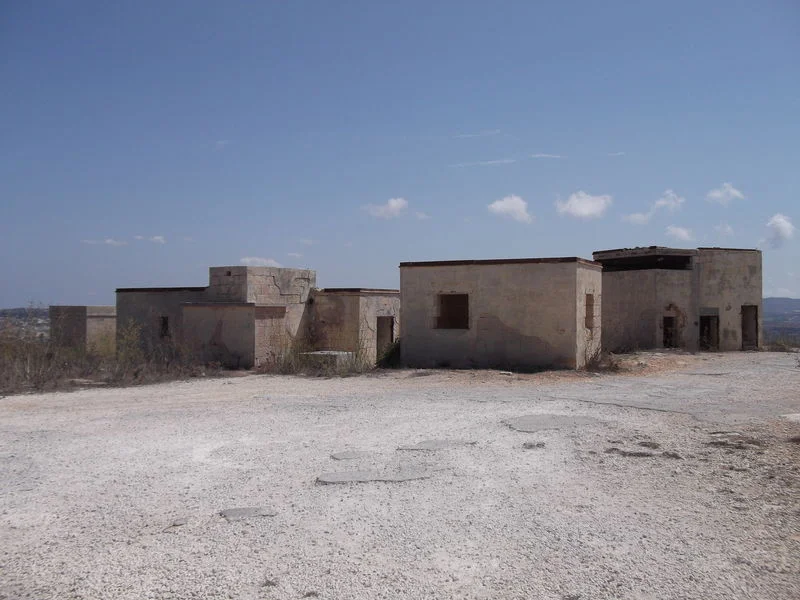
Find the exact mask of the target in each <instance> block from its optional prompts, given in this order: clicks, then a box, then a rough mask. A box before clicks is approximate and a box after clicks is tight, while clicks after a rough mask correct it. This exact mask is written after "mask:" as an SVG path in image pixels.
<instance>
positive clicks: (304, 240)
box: [297, 238, 317, 246]
mask: <svg viewBox="0 0 800 600" xmlns="http://www.w3.org/2000/svg"><path fill="white" fill-rule="evenodd" d="M297 241H298V242H300V243H301V244H303V246H313V245H314V244H316V243H317V240H312V239H309V238H300V239H299V240H297Z"/></svg>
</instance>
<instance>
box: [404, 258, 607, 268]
mask: <svg viewBox="0 0 800 600" xmlns="http://www.w3.org/2000/svg"><path fill="white" fill-rule="evenodd" d="M560 263H579V264H582V265H587V266H590V267H601V266H602V265H601V264H600V263H598V262H595V261H593V260H587V259H585V258H580V257H578V256H559V257H554V258H490V259H483V260H431V261H422V262H401V263H400V266H401V267H456V266H462V265H465V266H468V265H537V264H560Z"/></svg>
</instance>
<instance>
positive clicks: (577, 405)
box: [0, 352, 800, 600]
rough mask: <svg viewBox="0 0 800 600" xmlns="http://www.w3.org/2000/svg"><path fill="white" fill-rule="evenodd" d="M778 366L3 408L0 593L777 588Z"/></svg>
mask: <svg viewBox="0 0 800 600" xmlns="http://www.w3.org/2000/svg"><path fill="white" fill-rule="evenodd" d="M792 359H793V357H791V356H788V355H785V354H781V353H774V354H773V353H760V352H759V353H731V354H698V355H694V356H693V355H687V354H677V353H676V354H672V353H660V354H653V355H647V354H639V355H637V356H636V357H635V360H636V363H635V364H636V365H639V363H642V365H644V366H641V369H640V370H641V373H638V374H637V373H633V374H631V373H625V374H619V375H610V374H602V375H600V376H586V375H585V374H582V373H569V372H559V373H546V374H513V375H512V376H509V375H501V374H498V373H497V372H491V371H429V372H419V371H404V370H399V371H379V372H375V373H373V374H369V375H365V376H361V377H348V378H342V379H336V378H333V379H321V378H301V377H291V376H248V377H240V378H228V379H210V380H193V381H186V382H177V383H170V384H162V385H153V386H147V387H138V388H128V389H119V388H108V387H106V388H94V389H87V390H82V391H79V392H73V393H55V394H43V395H28V396H13V397H7V398H3V399H2V400H0V598H3V599H9V600H10V599H14V600H17V599H22V598H31V599H38V598H59V599H67V600H72V599H79V598H80V599H85V598H115V599H116V598H119V599H131V600H133V599H136V600H139V599H142V598H159V599H161V598H164V599H178V598H181V599H183V598H187V599H188V598H194V599H197V598H237V599H238V598H244V599H272V598H280V599H283V598H287V599H289V598H302V597H319V598H331V599H350V598H353V599H355V598H358V599H361V598H363V599H370V600H371V599H377V598H387V599H388V598H392V599H396V598H397V599H421V598H430V599H434V598H475V599H478V598H481V599H489V598H501V599H502V598H509V599H511V598H543V599H553V600H564V598H573V599H576V598H584V599H586V598H591V599H612V598H614V599H626V600H627V599H631V600H633V599H637V600H640V599H649V598H704V599H709V600H723V599H725V600H728V599H730V598H753V599H755V598H758V599H761V598H770V599H794V598H798V597H800V500H798V499H799V498H800V444H798V443H796V442H794V441H792V440H794V439H797V438H798V436H800V423H798V422H797V421H796V420H792V419H788V418H782V417H781V415H797V414H800V397H799V396H798V394H797V390H798V389H800V369H798V368H797V367H796V364H795V362H796V361H794V360H792ZM637 368H638V367H637ZM714 374H724V376H715V375H714ZM421 375H424V376H421ZM548 415H549V416H548ZM520 417H526V419H527V420H523V421H522V423H521V425H522V426H523V429H524V428H527V429H531V430H532V431H535V435H526V434H524V433H521V432H520V431H517V430H515V429H512V428H511V427H510V426H509V425H510V424H511V423H517V424H520V422H519V419H520ZM556 417H557V418H556ZM576 418H579V419H580V420H581V422H580V423H576V422H575V419H576ZM554 419H555V421H554ZM543 422H544V423H546V424H547V425H548V426H547V427H542V426H541V425H542V423H543ZM554 423H555V426H554ZM526 439H527V441H526ZM416 440H425V441H428V442H430V441H436V440H438V441H445V440H446V441H455V440H458V441H460V442H461V443H459V444H455V445H451V446H448V447H447V448H445V449H432V450H430V451H407V452H398V451H397V448H399V447H402V446H408V445H409V444H411V445H412V446H413V445H414V442H415V441H416ZM464 441H470V442H473V441H474V442H476V443H475V444H466V443H464ZM612 441H613V442H612ZM526 444H532V446H531V445H526ZM540 444H541V445H540ZM656 445H657V446H656ZM609 447H613V448H617V449H618V450H615V451H614V452H613V453H610V454H606V450H607V449H608V448H609ZM526 448H529V449H526ZM351 449H357V450H351ZM621 451H625V452H649V453H652V454H653V456H648V457H632V456H627V455H624V454H623V453H622V452H621ZM340 453H344V454H347V453H357V456H353V457H352V458H345V459H343V460H352V461H357V462H352V463H335V462H332V458H333V457H334V455H338V454H340ZM334 460H335V459H334ZM351 465H352V466H354V467H356V468H354V469H342V471H339V472H337V471H338V469H336V468H335V467H349V466H351ZM353 473H356V474H357V475H356V476H355V477H356V480H352V479H351V480H350V481H347V482H341V483H340V484H339V485H318V483H317V481H318V479H320V478H322V479H325V480H327V479H329V478H332V479H345V478H352V477H353V475H352V474H353ZM404 474H412V475H424V476H425V477H426V478H424V479H417V478H415V479H413V480H400V479H399V477H400V475H404ZM367 479H375V480H369V481H368V480H367ZM387 479H388V480H387ZM337 483H339V482H337ZM221 507H223V508H226V507H249V509H250V510H253V509H255V510H256V511H264V512H268V513H269V514H270V515H273V516H269V517H266V516H261V515H257V514H256V515H252V516H249V517H248V518H242V519H241V520H235V521H233V522H229V521H228V520H226V519H225V518H222V517H221V516H220V509H221ZM265 507H267V508H265ZM226 510H227V508H226ZM179 523H180V524H179ZM165 526H166V529H165Z"/></svg>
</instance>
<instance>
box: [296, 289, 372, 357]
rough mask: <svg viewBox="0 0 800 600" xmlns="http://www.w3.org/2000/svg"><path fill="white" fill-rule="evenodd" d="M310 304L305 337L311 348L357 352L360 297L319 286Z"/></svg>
mask: <svg viewBox="0 0 800 600" xmlns="http://www.w3.org/2000/svg"><path fill="white" fill-rule="evenodd" d="M312 300H313V302H312V303H311V304H310V305H309V312H310V318H309V320H308V328H307V333H306V340H307V342H308V345H309V347H310V348H309V349H311V350H341V351H343V352H357V351H358V348H359V310H360V306H359V297H358V296H357V295H354V294H334V293H326V292H325V291H324V290H317V291H315V292H314V293H313V294H312Z"/></svg>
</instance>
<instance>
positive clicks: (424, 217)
mask: <svg viewBox="0 0 800 600" xmlns="http://www.w3.org/2000/svg"><path fill="white" fill-rule="evenodd" d="M414 216H415V217H417V219H419V220H420V221H427V220H428V219H430V218H431V216H430V215H429V214H428V213H424V212H422V211H420V212H415V213H414Z"/></svg>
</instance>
